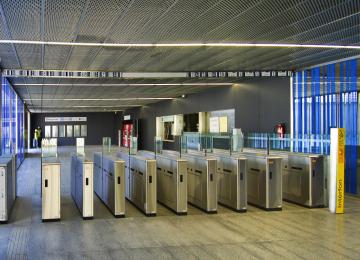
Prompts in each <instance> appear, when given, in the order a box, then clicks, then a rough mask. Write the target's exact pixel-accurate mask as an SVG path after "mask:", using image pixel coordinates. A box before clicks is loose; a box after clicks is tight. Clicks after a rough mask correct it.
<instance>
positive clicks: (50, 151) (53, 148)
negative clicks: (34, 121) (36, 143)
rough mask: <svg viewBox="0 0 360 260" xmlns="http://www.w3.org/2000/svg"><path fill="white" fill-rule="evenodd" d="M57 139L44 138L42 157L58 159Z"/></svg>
mask: <svg viewBox="0 0 360 260" xmlns="http://www.w3.org/2000/svg"><path fill="white" fill-rule="evenodd" d="M57 156H58V153H57V138H43V139H42V140H41V157H42V158H50V157H57Z"/></svg>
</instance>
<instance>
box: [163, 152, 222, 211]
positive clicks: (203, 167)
mask: <svg viewBox="0 0 360 260" xmlns="http://www.w3.org/2000/svg"><path fill="white" fill-rule="evenodd" d="M163 155H165V156H173V157H175V158H178V157H179V154H178V153H177V152H175V151H169V150H163ZM181 158H184V159H185V160H186V161H187V174H188V176H187V177H188V178H187V187H188V189H187V191H188V194H187V195H188V202H189V203H191V204H192V205H194V206H196V207H198V208H200V209H202V210H204V211H206V212H208V213H216V212H217V172H216V169H217V168H216V165H217V164H216V158H211V157H204V156H202V155H198V154H182V156H181Z"/></svg>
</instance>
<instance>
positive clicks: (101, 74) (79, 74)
mask: <svg viewBox="0 0 360 260" xmlns="http://www.w3.org/2000/svg"><path fill="white" fill-rule="evenodd" d="M291 74H292V72H291V71H287V70H283V71H277V70H266V71H261V70H254V71H191V72H120V71H70V70H22V69H4V70H3V72H2V75H3V76H4V77H8V78H12V77H25V78H116V79H120V78H247V77H249V78H251V77H290V76H291Z"/></svg>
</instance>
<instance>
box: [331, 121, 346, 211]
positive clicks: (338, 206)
mask: <svg viewBox="0 0 360 260" xmlns="http://www.w3.org/2000/svg"><path fill="white" fill-rule="evenodd" d="M344 171H345V129H344V128H331V130H330V175H329V180H330V188H329V209H330V211H331V212H332V213H344V199H345V194H344V190H345V178H344Z"/></svg>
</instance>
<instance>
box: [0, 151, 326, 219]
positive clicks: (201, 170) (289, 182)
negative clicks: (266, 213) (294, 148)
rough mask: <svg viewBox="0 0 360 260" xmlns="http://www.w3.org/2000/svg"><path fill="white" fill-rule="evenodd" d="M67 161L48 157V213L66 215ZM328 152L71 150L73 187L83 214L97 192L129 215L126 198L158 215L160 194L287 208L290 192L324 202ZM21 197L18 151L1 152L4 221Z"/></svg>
mask: <svg viewBox="0 0 360 260" xmlns="http://www.w3.org/2000/svg"><path fill="white" fill-rule="evenodd" d="M60 167H61V164H60V161H59V160H58V159H57V158H44V159H42V166H41V169H42V174H41V175H42V176H41V185H42V188H41V191H42V219H43V221H52V220H59V219H60V215H61V212H60V204H61V203H60V199H61V197H60ZM325 186H326V185H325V174H324V157H323V156H321V155H306V154H300V153H299V154H297V153H289V152H280V151H279V152H275V151H272V152H271V154H266V151H263V150H255V149H244V151H243V152H241V153H233V154H231V155H230V154H227V153H225V152H224V151H216V150H214V151H213V152H212V153H209V154H207V155H205V154H204V153H202V152H198V151H189V152H187V153H185V154H182V155H181V156H180V154H179V153H178V152H176V151H169V150H163V151H162V153H161V154H154V153H153V152H150V151H138V152H137V154H136V155H130V154H129V152H128V150H125V149H120V150H119V151H118V152H117V153H115V154H103V153H95V154H94V156H93V160H92V159H86V158H85V157H84V156H77V155H73V156H72V157H71V195H72V197H73V199H74V201H75V204H76V206H77V207H78V209H79V211H80V213H81V215H82V217H83V218H84V219H91V218H93V215H94V205H93V203H94V199H93V194H94V192H95V194H96V195H97V196H98V197H99V198H100V200H101V201H102V202H103V203H104V204H105V205H106V206H107V208H108V209H109V210H110V211H111V212H112V214H113V215H114V216H116V217H123V216H125V213H126V210H125V200H126V199H127V200H128V201H130V202H131V203H132V204H133V205H135V206H136V207H137V208H138V209H140V210H141V211H142V212H143V213H144V214H146V215H148V216H154V215H156V212H157V202H159V203H161V204H163V205H164V206H166V207H167V208H169V209H171V210H173V211H174V212H175V213H177V214H179V215H181V214H187V209H188V208H187V205H188V203H190V204H192V205H194V206H196V207H198V208H200V209H202V210H204V211H206V212H208V213H216V212H217V205H218V203H219V204H221V205H224V206H226V207H229V208H231V209H233V210H235V211H239V212H244V211H246V209H247V204H248V203H249V204H252V205H255V206H257V207H260V208H262V209H265V210H281V208H282V201H283V200H286V201H289V202H292V203H296V204H299V205H302V206H306V207H310V208H313V207H323V206H324V205H325V203H324V201H325V188H326V187H325ZM15 199H16V169H15V166H14V158H11V157H10V158H0V223H3V222H7V221H8V218H9V213H10V211H11V208H12V206H13V204H14V201H15Z"/></svg>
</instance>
